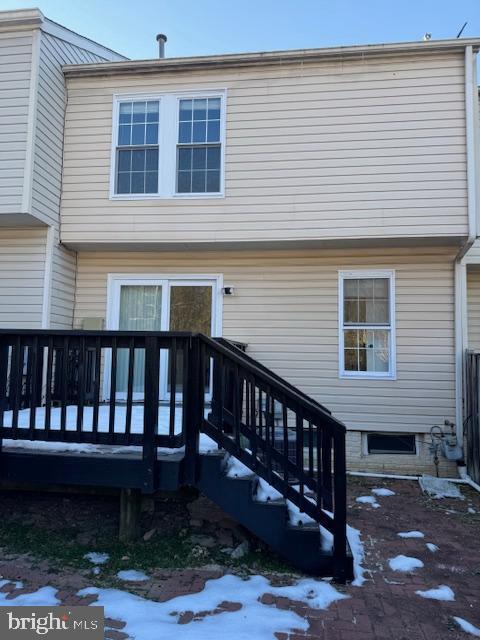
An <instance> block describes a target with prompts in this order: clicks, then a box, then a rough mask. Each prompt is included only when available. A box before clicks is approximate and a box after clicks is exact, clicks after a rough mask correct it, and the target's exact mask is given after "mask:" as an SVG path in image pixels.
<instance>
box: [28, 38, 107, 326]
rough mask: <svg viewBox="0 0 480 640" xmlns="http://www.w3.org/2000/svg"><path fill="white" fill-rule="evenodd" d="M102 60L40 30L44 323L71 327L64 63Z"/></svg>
mask: <svg viewBox="0 0 480 640" xmlns="http://www.w3.org/2000/svg"><path fill="white" fill-rule="evenodd" d="M101 60H102V58H100V57H99V56H97V55H94V54H92V53H90V52H89V51H86V50H84V49H81V48H79V47H76V46H73V45H72V44H70V43H68V42H65V41H64V40H61V39H59V38H56V37H54V36H51V35H49V34H47V33H42V37H41V43H40V59H39V70H38V73H39V76H38V92H37V105H36V114H37V117H36V123H35V146H34V149H35V155H34V171H33V185H32V212H33V214H34V215H35V216H36V217H37V218H38V219H40V220H42V221H44V222H45V223H47V224H48V225H51V226H53V227H54V228H55V229H56V231H55V241H54V244H53V249H52V251H53V256H52V258H51V259H52V273H51V293H50V313H49V326H50V327H51V328H52V329H71V327H72V318H73V301H74V298H75V264H76V262H75V261H76V256H75V254H74V253H73V252H71V251H68V250H67V249H65V247H63V246H61V245H59V231H58V228H59V224H60V220H59V213H60V193H61V186H62V155H63V132H64V119H65V107H66V102H67V92H66V87H65V80H64V77H63V73H62V65H63V64H73V63H81V62H100V61H101Z"/></svg>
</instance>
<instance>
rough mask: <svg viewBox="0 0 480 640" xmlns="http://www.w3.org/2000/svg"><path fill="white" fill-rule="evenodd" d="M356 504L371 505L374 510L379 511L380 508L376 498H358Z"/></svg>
mask: <svg viewBox="0 0 480 640" xmlns="http://www.w3.org/2000/svg"><path fill="white" fill-rule="evenodd" d="M356 502H359V503H360V504H369V505H370V506H372V507H373V508H374V509H378V507H379V506H380V505H379V504H378V502H377V501H376V499H375V496H359V497H358V498H356Z"/></svg>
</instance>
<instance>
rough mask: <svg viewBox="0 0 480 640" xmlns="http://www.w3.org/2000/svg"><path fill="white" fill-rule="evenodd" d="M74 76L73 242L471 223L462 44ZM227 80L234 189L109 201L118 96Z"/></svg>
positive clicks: (265, 236) (416, 230)
mask: <svg viewBox="0 0 480 640" xmlns="http://www.w3.org/2000/svg"><path fill="white" fill-rule="evenodd" d="M67 86H68V93H69V100H68V107H67V115H66V135H65V165H64V184H63V196H62V239H63V241H65V242H66V243H79V244H81V243H82V242H84V243H95V242H98V243H115V242H138V243H142V242H144V243H153V242H163V243H167V242H171V243H174V242H179V243H182V242H204V243H214V242H217V241H218V242H220V241H256V240H270V239H271V240H273V239H275V240H290V239H297V240H298V239H308V240H315V239H319V238H320V239H327V240H332V239H338V238H340V239H343V238H379V237H395V236H398V237H418V236H428V237H430V238H431V237H435V236H447V235H463V234H466V232H467V216H466V174H465V104H464V59H463V55H462V54H461V53H452V54H449V53H442V54H437V55H433V54H430V53H425V54H424V55H409V56H407V55H403V56H396V57H388V56H385V57H369V56H368V55H367V56H365V57H364V58H362V59H359V58H357V59H351V58H350V59H347V58H346V59H344V60H342V61H325V62H322V63H312V62H308V63H305V64H288V63H286V64H285V65H284V66H282V67H280V68H279V67H268V66H265V67H263V68H247V69H232V70H228V69H225V70H223V69H222V70H212V71H208V72H207V71H203V72H200V71H195V72H194V71H192V72H189V73H188V75H187V74H180V73H179V74H177V75H175V74H172V73H165V74H161V75H160V74H158V75H156V74H152V75H140V74H139V75H137V76H134V75H131V76H127V75H125V76H104V77H98V78H72V79H69V80H68V82H67ZM222 88H226V89H227V119H226V136H227V143H226V184H225V198H207V199H205V198H203V199H202V198H187V199H185V198H173V199H164V200H158V199H155V200H133V201H132V200H130V201H121V200H113V201H112V200H109V177H110V154H111V140H112V101H113V95H114V94H122V93H123V94H125V93H134V92H147V93H152V92H162V91H164V92H169V91H172V92H174V91H181V90H185V91H188V90H196V91H197V90H198V91H201V90H202V89H205V90H207V89H212V90H214V89H222ZM171 159H172V162H174V161H175V150H174V149H173V148H172V151H171Z"/></svg>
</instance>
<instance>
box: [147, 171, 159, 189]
mask: <svg viewBox="0 0 480 640" xmlns="http://www.w3.org/2000/svg"><path fill="white" fill-rule="evenodd" d="M145 193H158V171H147V173H146V174H145Z"/></svg>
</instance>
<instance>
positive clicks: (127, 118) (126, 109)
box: [119, 102, 132, 124]
mask: <svg viewBox="0 0 480 640" xmlns="http://www.w3.org/2000/svg"><path fill="white" fill-rule="evenodd" d="M131 121H132V103H131V102H122V103H120V109H119V123H120V124H130V122H131Z"/></svg>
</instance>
